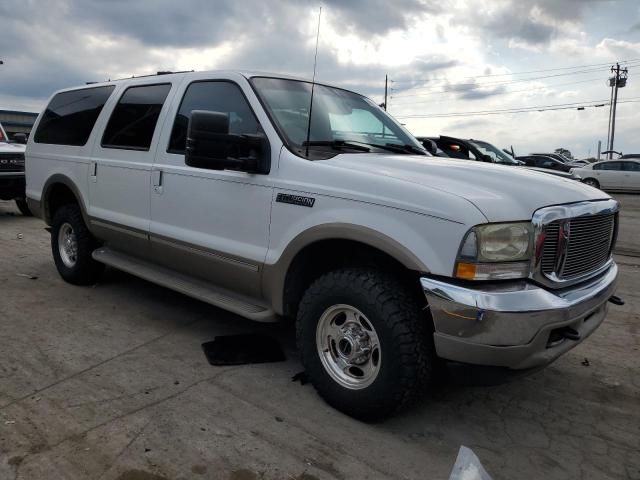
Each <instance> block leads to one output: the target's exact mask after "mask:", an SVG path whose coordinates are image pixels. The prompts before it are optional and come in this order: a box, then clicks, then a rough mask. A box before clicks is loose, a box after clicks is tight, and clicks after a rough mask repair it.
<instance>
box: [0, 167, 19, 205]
mask: <svg viewBox="0 0 640 480" xmlns="http://www.w3.org/2000/svg"><path fill="white" fill-rule="evenodd" d="M24 190H25V179H24V172H0V199H1V200H13V199H14V198H24V196H25V193H24Z"/></svg>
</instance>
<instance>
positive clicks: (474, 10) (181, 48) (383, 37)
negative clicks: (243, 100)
mask: <svg viewBox="0 0 640 480" xmlns="http://www.w3.org/2000/svg"><path fill="white" fill-rule="evenodd" d="M603 1H605V2H609V3H608V4H606V5H605V6H607V12H612V13H611V15H617V16H618V17H621V18H626V19H628V20H627V21H628V23H629V24H634V22H637V20H638V19H637V16H633V15H635V14H636V12H637V5H633V2H634V1H636V0H626V1H624V2H610V1H609V0H603ZM600 4H602V2H601V1H600V0H563V1H559V0H473V1H470V0H451V1H450V2H442V1H441V0H396V1H394V2H389V1H388V0H325V1H323V2H322V5H323V10H322V29H321V36H320V45H319V47H320V48H319V52H318V77H317V78H318V80H319V81H321V82H326V83H332V84H338V85H340V86H343V87H346V88H350V89H353V90H356V91H358V92H361V93H364V94H366V95H368V96H371V97H372V98H374V100H375V101H376V102H378V103H379V102H380V101H381V98H382V94H383V89H384V78H385V75H389V79H390V80H392V81H393V82H392V83H391V84H390V87H391V88H393V90H392V91H391V92H390V94H391V95H392V97H393V98H392V99H391V100H390V106H391V109H392V112H393V113H394V114H396V113H397V114H398V115H400V114H407V115H408V114H415V113H424V112H433V113H447V112H456V111H458V112H460V111H469V110H480V109H483V110H484V109H487V110H491V109H500V108H508V107H512V106H521V105H522V104H527V105H535V104H537V103H539V102H540V101H541V99H540V97H544V102H545V103H548V104H552V103H561V102H562V101H563V100H562V96H563V95H574V96H575V98H576V100H580V99H585V98H586V99H593V98H600V97H601V96H602V92H601V90H602V82H599V83H598V84H597V86H596V85H595V84H594V87H593V88H591V86H590V85H588V84H583V83H581V84H579V86H578V85H576V87H575V88H571V91H570V92H565V93H563V92H561V91H558V90H557V89H555V88H554V80H551V79H550V80H549V81H547V80H544V81H542V82H539V83H531V84H519V85H522V86H521V87H518V88H517V89H516V90H517V91H521V92H522V91H523V90H524V89H526V87H527V85H531V86H532V91H531V92H530V93H529V92H526V93H525V92H523V93H517V94H516V93H514V94H509V92H508V90H510V89H511V87H507V86H505V85H502V84H496V83H493V82H494V81H501V80H508V79H510V78H519V77H510V76H509V75H508V74H509V72H511V71H514V72H518V71H523V70H535V69H538V68H540V69H542V68H560V67H565V66H567V65H579V64H590V63H595V62H608V61H610V60H613V59H615V58H618V59H624V58H636V57H640V43H634V42H633V40H636V39H637V38H636V33H633V32H638V31H640V24H637V23H636V24H635V25H634V27H632V31H628V30H626V31H625V32H622V33H621V32H620V28H621V27H619V26H616V25H614V23H615V22H604V21H600V19H599V18H596V13H594V12H596V10H595V9H596V8H598V5H600ZM319 6H320V2H319V1H317V0H314V1H309V0H302V1H300V0H279V1H276V0H274V1H270V2H264V1H262V0H244V1H242V2H238V1H232V0H226V1H223V0H180V1H176V0H136V1H128V0H127V1H125V0H110V1H109V2H105V1H103V0H48V2H46V8H45V7H43V5H42V4H41V3H40V2H35V1H26V2H25V1H24V0H3V1H2V2H0V18H2V35H0V52H2V59H3V60H4V62H5V65H3V66H1V67H0V108H2V107H3V106H9V105H10V106H11V108H16V109H18V108H19V107H20V105H23V106H24V107H23V108H25V109H26V108H36V109H39V108H41V107H42V105H43V103H44V101H45V99H46V98H47V97H48V96H49V95H50V94H51V93H52V92H53V91H54V90H57V89H59V88H63V87H68V86H73V85H81V84H83V83H84V82H87V81H100V80H106V79H109V78H121V77H128V76H131V75H142V74H149V73H154V72H156V71H158V70H190V69H196V70H209V69H248V70H264V71H271V72H281V73H287V74H294V75H298V76H303V77H307V78H309V77H311V75H312V72H313V58H314V49H315V33H316V26H317V24H316V22H317V13H318V7H319ZM609 7H610V8H609ZM631 10H633V13H630V11H631ZM601 11H602V9H599V10H597V12H601ZM634 19H635V20H634ZM595 23H597V24H598V27H597V28H595V29H594V28H593V25H594V24H595ZM624 28H625V29H626V28H628V27H626V26H625V27H624ZM605 70H606V69H605ZM494 74H501V75H502V74H507V75H506V76H500V77H497V78H495V79H490V78H480V79H479V80H476V79H475V76H477V75H494ZM603 75H604V76H605V77H606V72H604V73H603ZM581 78H582V77H581ZM482 83H488V85H484V86H482V85H481V84H482ZM469 84H471V87H472V88H470V86H469ZM545 85H546V86H548V87H549V88H548V89H542V88H540V87H544V86H545ZM635 85H636V83H635V82H630V84H629V86H628V89H627V90H625V93H628V94H631V93H632V89H634V88H636V87H635ZM533 87H535V88H533ZM443 90H444V91H443ZM605 90H606V89H605ZM405 92H406V93H405ZM409 95H411V96H409ZM402 96H406V97H407V98H403V99H402V100H400V99H401V97H402ZM396 98H397V101H396ZM470 102H473V109H472V108H470ZM33 105H36V106H35V107H32V106H33ZM632 107H633V105H629V106H622V107H621V111H626V110H625V109H629V111H631V110H630V109H631V108H632ZM569 116H570V114H569V113H558V114H557V115H555V116H554V115H553V114H551V113H541V114H539V116H536V115H533V114H532V115H528V114H523V115H520V116H516V117H514V118H510V117H509V116H500V115H495V116H491V117H482V118H481V119H475V118H469V119H465V120H468V121H467V122H466V123H465V121H464V120H463V119H461V118H457V119H446V118H439V119H437V120H435V119H434V120H433V121H431V122H432V123H429V124H427V123H421V121H419V120H410V121H407V124H408V125H409V126H410V127H411V128H415V129H416V132H417V133H420V130H421V129H422V128H424V129H425V131H427V130H431V131H433V132H440V131H447V130H448V128H447V126H448V125H449V126H452V127H451V128H453V129H454V130H456V131H458V132H459V133H460V134H463V133H464V132H463V130H465V131H466V134H465V135H466V136H477V137H481V136H484V137H486V138H487V139H488V140H492V141H496V142H499V141H500V139H502V138H504V139H507V138H509V141H513V142H514V143H515V142H517V141H519V140H521V139H518V138H513V139H511V138H510V136H511V135H514V133H513V128H512V127H513V122H514V121H517V122H518V126H519V129H518V130H519V131H520V132H527V133H526V134H525V133H523V134H522V136H528V135H529V134H530V133H531V132H535V134H536V135H538V136H539V140H540V141H541V142H543V141H545V138H551V137H553V138H554V139H555V138H556V137H560V136H563V135H564V136H566V137H571V138H576V139H580V141H581V142H582V143H584V144H585V145H586V144H587V143H588V140H589V138H592V137H593V136H594V135H596V133H594V132H600V131H602V130H604V132H605V137H606V124H607V118H606V112H605V115H604V117H603V120H602V119H600V117H597V116H594V117H593V118H597V119H599V120H598V121H597V122H596V124H595V125H596V126H593V125H590V126H589V130H588V131H587V130H586V127H585V126H584V121H583V119H584V118H586V112H585V115H583V116H582V117H576V120H579V121H575V122H573V123H567V124H563V126H562V128H557V129H552V130H554V132H553V134H552V133H551V132H547V133H544V132H545V131H547V130H550V129H549V128H548V125H549V123H547V121H546V120H547V119H554V121H556V120H557V119H562V118H569ZM557 121H560V120H557ZM540 122H542V126H540V125H539V123H540ZM602 125H604V127H602ZM543 127H544V128H543ZM545 129H546V130H545ZM621 132H622V130H621ZM621 135H622V133H621ZM463 136H464V135H463ZM527 138H528V137H527ZM620 138H621V139H622V138H623V137H620ZM630 138H631V137H630ZM506 141H507V140H504V142H506ZM572 141H573V140H572ZM621 141H622V140H621ZM552 143H553V145H555V144H556V143H557V144H562V142H560V141H559V140H558V141H554V142H552ZM567 146H570V145H569V143H568V142H567Z"/></svg>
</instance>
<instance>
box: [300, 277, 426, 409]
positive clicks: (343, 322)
mask: <svg viewBox="0 0 640 480" xmlns="http://www.w3.org/2000/svg"><path fill="white" fill-rule="evenodd" d="M430 325H431V324H430V322H429V319H428V318H427V317H425V315H424V312H423V311H422V309H421V306H420V304H419V303H418V301H417V300H416V299H415V298H414V297H413V295H411V294H410V293H409V292H408V291H407V289H406V288H405V287H404V286H403V285H402V284H401V282H399V281H398V280H396V279H395V278H394V277H393V276H391V275H388V274H385V273H383V272H379V271H376V270H370V269H357V268H350V269H342V270H337V271H334V272H331V273H328V274H326V275H324V276H322V277H320V278H319V279H318V280H316V281H315V282H314V283H313V284H312V285H311V286H310V287H309V289H308V290H307V292H306V293H305V294H304V296H303V299H302V301H301V303H300V308H299V311H298V318H297V340H298V346H299V349H300V353H301V356H302V362H303V364H304V366H305V369H306V371H307V374H308V375H309V379H310V381H311V383H313V385H314V387H315V388H316V390H317V391H318V393H319V394H320V395H321V396H322V397H323V398H324V399H325V400H326V401H327V402H328V403H329V404H330V405H332V406H333V407H335V408H337V409H338V410H341V411H342V412H344V413H346V414H348V415H351V416H353V417H356V418H359V419H361V420H365V421H375V420H380V419H383V418H385V417H388V416H390V415H392V414H394V413H396V412H397V411H399V410H400V409H402V408H403V407H405V406H406V405H407V404H409V403H410V401H411V400H413V399H415V398H417V397H419V395H420V394H421V393H422V392H423V391H424V387H425V386H426V385H427V383H428V381H429V379H430V376H431V372H432V369H433V366H434V359H435V355H434V348H433V336H432V330H431V327H430Z"/></svg>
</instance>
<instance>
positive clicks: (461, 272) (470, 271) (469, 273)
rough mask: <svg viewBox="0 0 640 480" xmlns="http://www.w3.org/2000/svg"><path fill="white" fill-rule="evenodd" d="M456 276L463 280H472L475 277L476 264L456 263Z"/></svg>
mask: <svg viewBox="0 0 640 480" xmlns="http://www.w3.org/2000/svg"><path fill="white" fill-rule="evenodd" d="M456 277H458V278H461V279H463V280H473V279H475V278H476V265H475V264H473V263H458V266H457V267H456Z"/></svg>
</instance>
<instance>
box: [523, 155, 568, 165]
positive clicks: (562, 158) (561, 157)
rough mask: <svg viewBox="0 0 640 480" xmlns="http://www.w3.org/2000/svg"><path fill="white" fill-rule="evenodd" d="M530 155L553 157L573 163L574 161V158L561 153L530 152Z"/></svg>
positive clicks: (563, 161)
mask: <svg viewBox="0 0 640 480" xmlns="http://www.w3.org/2000/svg"><path fill="white" fill-rule="evenodd" d="M529 155H540V156H542V157H551V158H555V159H556V160H558V161H560V162H562V163H571V162H573V159H572V158H567V157H565V156H564V155H560V154H559V153H530V154H529Z"/></svg>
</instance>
